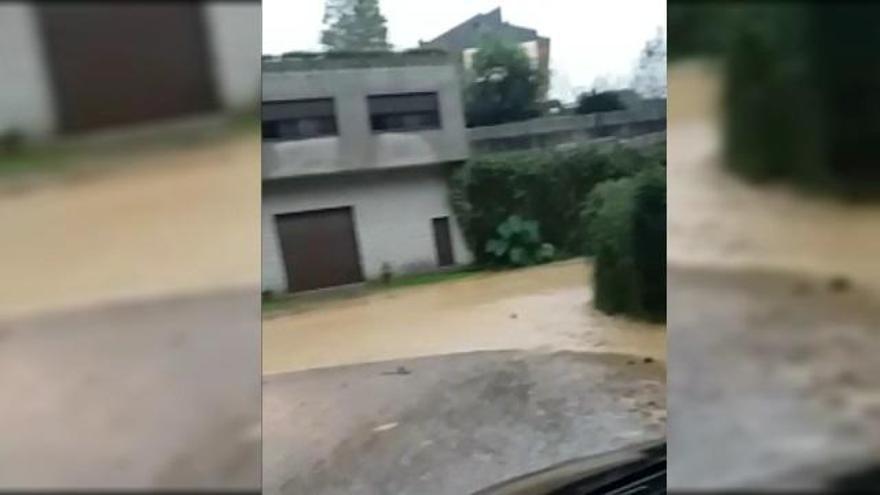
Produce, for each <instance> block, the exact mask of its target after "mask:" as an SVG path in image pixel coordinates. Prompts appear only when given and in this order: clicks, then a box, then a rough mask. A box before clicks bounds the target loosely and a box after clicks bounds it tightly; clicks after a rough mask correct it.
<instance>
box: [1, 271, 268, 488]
mask: <svg viewBox="0 0 880 495" xmlns="http://www.w3.org/2000/svg"><path fill="white" fill-rule="evenodd" d="M259 331H260V328H259V294H258V292H257V289H256V287H254V288H253V289H250V290H244V289H242V290H236V291H226V292H222V293H215V294H210V295H207V294H206V295H201V296H192V297H186V298H183V297H173V298H168V299H160V300H154V301H142V302H138V303H125V304H108V305H105V306H99V307H92V308H89V309H81V310H76V311H65V312H60V313H54V314H51V315H43V316H39V317H29V318H24V319H15V320H6V321H3V322H2V323H0V403H2V404H3V406H2V407H0V438H2V441H0V489H2V488H23V489H24V488H26V489H53V488H54V489H60V488H65V489H79V490H85V489H97V488H126V489H134V488H140V489H160V488H181V489H187V488H200V489H212V488H213V489H219V488H225V489H230V488H238V489H246V488H248V489H255V488H256V487H257V486H259V480H260V463H259V461H260V443H259V441H260V440H259V434H260V431H259V427H260V423H259V422H260V377H259V375H260V357H259V352H260V348H259Z"/></svg>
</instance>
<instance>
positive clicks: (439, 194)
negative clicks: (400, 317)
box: [262, 167, 471, 291]
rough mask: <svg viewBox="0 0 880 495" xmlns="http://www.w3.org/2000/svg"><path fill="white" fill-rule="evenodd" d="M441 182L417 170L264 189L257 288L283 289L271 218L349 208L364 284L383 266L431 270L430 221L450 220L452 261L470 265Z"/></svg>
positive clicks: (433, 171) (437, 171) (436, 174)
mask: <svg viewBox="0 0 880 495" xmlns="http://www.w3.org/2000/svg"><path fill="white" fill-rule="evenodd" d="M445 177H446V174H445V173H444V169H442V168H440V167H418V168H412V169H406V170H395V171H387V172H371V173H360V174H351V175H344V176H340V175H335V176H325V177H321V178H318V177H315V178H309V179H297V180H292V181H288V182H287V183H286V184H278V183H274V184H264V187H263V214H262V215H263V248H262V249H263V289H264V290H272V291H285V290H286V289H287V277H286V272H285V267H284V261H283V259H282V256H281V244H280V242H279V240H278V235H277V229H276V226H275V220H274V215H276V214H283V213H292V212H297V211H307V210H316V209H324V208H334V207H342V206H352V207H353V211H354V223H355V235H356V238H357V243H358V249H359V251H360V256H361V267H362V269H363V273H364V276H365V277H366V278H368V279H370V278H376V277H378V276H379V275H380V274H381V269H382V264H383V263H385V262H387V263H389V264H390V265H391V268H392V270H393V272H394V273H403V272H417V271H427V270H431V269H435V268H436V267H437V259H436V250H435V244H434V231H433V227H432V224H431V219H432V218H435V217H441V216H448V217H450V229H451V231H452V249H453V255H454V257H455V262H456V263H468V262H470V261H471V255H470V252H469V251H468V250H467V247H466V245H465V242H464V239H463V238H462V236H461V232H460V230H459V228H458V225H457V223H456V222H455V218H454V216H453V214H452V211H451V208H450V206H449V199H448V188H447V182H446V178H445Z"/></svg>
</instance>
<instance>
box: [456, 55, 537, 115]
mask: <svg viewBox="0 0 880 495" xmlns="http://www.w3.org/2000/svg"><path fill="white" fill-rule="evenodd" d="M466 77H467V79H468V80H467V81H466V89H465V114H466V119H467V125H468V127H473V126H484V125H495V124H501V123H504V122H512V121H516V120H524V119H529V118H533V117H537V116H538V114H539V113H540V112H539V105H538V93H539V91H540V88H541V86H542V84H543V81H544V78H545V77H546V75H544V74H541V72H540V71H539V70H536V69H533V68H532V66H531V64H530V63H529V58H528V56H527V55H526V53H525V52H524V51H523V50H522V49H521V48H520V47H519V46H517V45H514V44H511V43H507V42H504V41H502V40H499V39H496V38H487V39H485V40H484V41H483V42H482V43H481V45H480V47H479V48H478V49H477V51H476V53H475V54H474V58H473V64H472V69H471V70H469V71H468V74H467V76H466Z"/></svg>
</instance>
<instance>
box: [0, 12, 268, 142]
mask: <svg viewBox="0 0 880 495" xmlns="http://www.w3.org/2000/svg"><path fill="white" fill-rule="evenodd" d="M260 39H261V32H260V4H259V2H255V1H243V2H239V3H236V2H219V1H218V2H153V3H151V2H142V3H127V2H118V3H113V2H98V3H95V2H92V3H81V2H69V3H68V2H10V3H3V4H2V5H0V134H3V133H10V132H14V133H17V134H19V135H22V136H24V137H26V138H47V137H53V136H57V135H78V134H83V133H93V132H95V131H101V130H104V129H109V128H119V127H126V126H131V125H134V124H142V123H153V122H160V121H165V120H170V119H177V118H179V117H184V116H191V115H198V114H206V113H212V112H218V111H223V110H229V109H237V108H241V107H247V106H255V105H256V104H257V102H258V101H259V77H260V76H259V74H260V73H259V63H258V59H257V55H256V54H257V53H258V52H259V50H260Z"/></svg>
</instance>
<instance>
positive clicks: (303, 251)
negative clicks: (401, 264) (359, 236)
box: [275, 207, 363, 292]
mask: <svg viewBox="0 0 880 495" xmlns="http://www.w3.org/2000/svg"><path fill="white" fill-rule="evenodd" d="M275 220H276V224H277V226H278V237H279V238H280V239H281V250H282V253H283V257H284V265H285V267H286V269H287V286H288V289H289V290H290V291H291V292H297V291H303V290H310V289H320V288H323V287H332V286H335V285H344V284H351V283H355V282H360V281H362V280H363V275H362V274H361V266H360V263H359V261H358V258H359V256H358V249H357V241H356V240H355V235H354V220H353V218H352V209H351V208H350V207H346V208H334V209H331V210H319V211H307V212H301V213H292V214H286V215H278V216H276V217H275Z"/></svg>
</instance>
